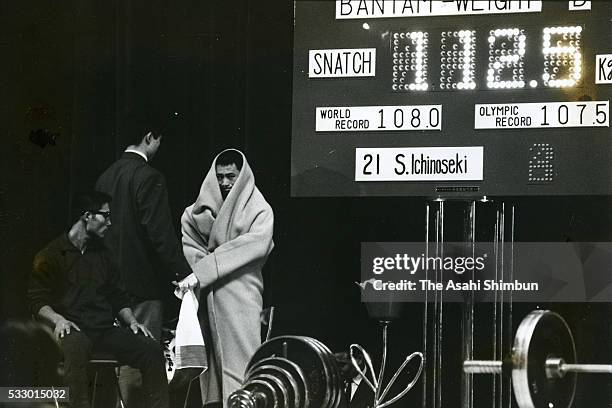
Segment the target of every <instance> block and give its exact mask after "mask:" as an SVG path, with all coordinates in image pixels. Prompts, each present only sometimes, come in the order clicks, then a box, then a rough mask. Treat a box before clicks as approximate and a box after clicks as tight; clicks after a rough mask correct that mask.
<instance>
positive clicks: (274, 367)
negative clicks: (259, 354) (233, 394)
mask: <svg viewBox="0 0 612 408" xmlns="http://www.w3.org/2000/svg"><path fill="white" fill-rule="evenodd" d="M268 360H275V359H268ZM277 363H278V362H277V361H274V364H263V365H258V366H255V367H254V368H253V369H252V370H250V371H249V377H248V378H249V379H251V378H258V375H260V374H266V375H271V376H274V377H275V378H277V379H278V380H279V381H280V382H281V383H282V384H283V387H284V388H285V390H286V394H287V398H286V401H287V408H303V407H301V405H300V404H301V399H302V398H301V397H302V396H301V393H303V389H300V388H301V387H299V386H298V383H297V381H296V380H295V379H294V376H293V374H292V373H290V372H289V371H287V370H285V369H284V368H282V367H280V366H279V364H277Z"/></svg>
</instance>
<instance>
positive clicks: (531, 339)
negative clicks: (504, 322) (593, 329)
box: [512, 310, 576, 408]
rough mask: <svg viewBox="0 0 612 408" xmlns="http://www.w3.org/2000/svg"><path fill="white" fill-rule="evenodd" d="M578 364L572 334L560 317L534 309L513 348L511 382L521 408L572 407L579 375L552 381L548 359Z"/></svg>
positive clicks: (568, 374) (522, 323)
mask: <svg viewBox="0 0 612 408" xmlns="http://www.w3.org/2000/svg"><path fill="white" fill-rule="evenodd" d="M549 358H562V359H563V360H565V362H566V363H569V364H572V363H575V362H576V348H575V345H574V338H573V337H572V333H571V331H570V329H569V327H568V325H567V323H566V322H565V320H563V318H562V317H561V316H559V315H558V314H557V313H554V312H551V311H549V310H535V311H533V312H531V313H529V315H527V317H525V318H524V319H523V321H522V322H521V324H520V325H519V328H518V330H517V332H516V337H515V338H514V346H513V348H512V367H513V368H512V382H513V384H512V385H513V389H514V396H515V398H516V402H517V403H518V406H519V407H520V408H569V407H570V406H571V404H572V401H573V400H574V393H575V391H576V374H575V373H567V374H566V375H565V377H563V378H549V377H548V376H547V374H546V360H547V359H549Z"/></svg>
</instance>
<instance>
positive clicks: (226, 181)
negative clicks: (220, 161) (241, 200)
mask: <svg viewBox="0 0 612 408" xmlns="http://www.w3.org/2000/svg"><path fill="white" fill-rule="evenodd" d="M216 171H217V181H218V182H219V188H220V189H221V196H222V197H223V199H224V200H225V199H226V198H227V195H228V194H229V192H230V190H231V189H232V187H234V183H236V180H238V176H239V175H240V170H238V167H236V164H235V163H232V164H228V165H225V166H224V165H217V166H216Z"/></svg>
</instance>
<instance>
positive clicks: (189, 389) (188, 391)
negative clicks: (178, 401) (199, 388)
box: [183, 377, 198, 408]
mask: <svg viewBox="0 0 612 408" xmlns="http://www.w3.org/2000/svg"><path fill="white" fill-rule="evenodd" d="M196 378H198V377H196ZM196 378H192V379H191V380H189V386H188V387H187V395H185V403H184V404H183V408H187V404H188V403H189V394H190V391H191V384H192V383H193V380H195V379H196Z"/></svg>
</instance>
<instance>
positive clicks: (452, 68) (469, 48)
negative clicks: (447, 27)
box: [439, 30, 476, 89]
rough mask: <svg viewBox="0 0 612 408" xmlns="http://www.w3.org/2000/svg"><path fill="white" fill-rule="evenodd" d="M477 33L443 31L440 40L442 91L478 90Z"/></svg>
mask: <svg viewBox="0 0 612 408" xmlns="http://www.w3.org/2000/svg"><path fill="white" fill-rule="evenodd" d="M475 35H476V32H475V31H470V30H461V31H443V32H442V38H441V40H440V85H439V86H440V89H476V82H474V67H475V61H476V40H475V38H474V37H475Z"/></svg>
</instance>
